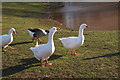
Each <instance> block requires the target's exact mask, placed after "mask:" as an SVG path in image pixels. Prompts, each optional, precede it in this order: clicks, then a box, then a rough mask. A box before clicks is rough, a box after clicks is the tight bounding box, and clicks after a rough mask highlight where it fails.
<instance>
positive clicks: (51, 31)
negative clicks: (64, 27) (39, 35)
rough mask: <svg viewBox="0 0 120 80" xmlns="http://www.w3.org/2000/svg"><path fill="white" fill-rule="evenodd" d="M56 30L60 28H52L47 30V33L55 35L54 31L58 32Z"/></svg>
mask: <svg viewBox="0 0 120 80" xmlns="http://www.w3.org/2000/svg"><path fill="white" fill-rule="evenodd" d="M58 30H60V28H59V27H53V28H51V29H50V30H49V33H51V34H52V33H55V32H56V31H58Z"/></svg>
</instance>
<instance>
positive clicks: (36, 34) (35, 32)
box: [28, 28, 49, 41]
mask: <svg viewBox="0 0 120 80" xmlns="http://www.w3.org/2000/svg"><path fill="white" fill-rule="evenodd" d="M28 32H29V35H30V37H31V38H32V41H34V40H40V39H39V38H40V37H42V36H46V35H48V33H49V30H44V29H38V28H34V29H28ZM40 41H41V40H40Z"/></svg>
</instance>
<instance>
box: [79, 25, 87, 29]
mask: <svg viewBox="0 0 120 80" xmlns="http://www.w3.org/2000/svg"><path fill="white" fill-rule="evenodd" d="M87 27H88V26H87V24H81V25H80V29H84V28H87Z"/></svg>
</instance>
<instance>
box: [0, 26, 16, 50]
mask: <svg viewBox="0 0 120 80" xmlns="http://www.w3.org/2000/svg"><path fill="white" fill-rule="evenodd" d="M13 33H15V34H16V31H15V29H14V28H11V29H10V30H9V33H8V34H5V35H1V36H0V47H1V48H2V51H3V52H5V51H6V50H5V48H6V47H9V48H10V49H14V48H12V47H10V46H8V45H9V44H11V43H12V42H13V35H12V34H13Z"/></svg>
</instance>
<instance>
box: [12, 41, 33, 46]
mask: <svg viewBox="0 0 120 80" xmlns="http://www.w3.org/2000/svg"><path fill="white" fill-rule="evenodd" d="M28 43H33V42H32V41H28V42H20V43H13V44H10V46H14V45H21V44H28Z"/></svg>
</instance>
